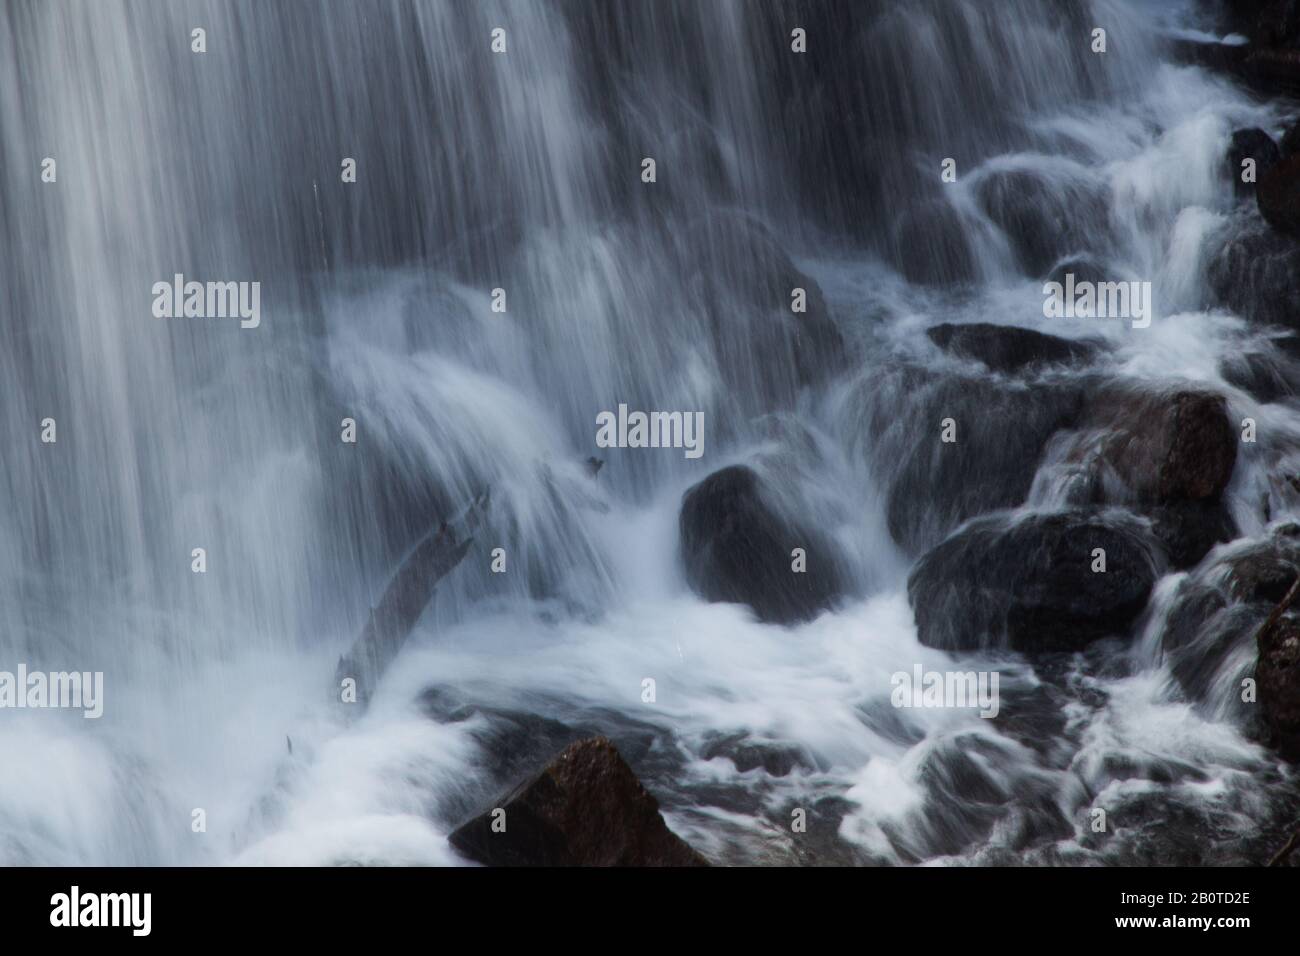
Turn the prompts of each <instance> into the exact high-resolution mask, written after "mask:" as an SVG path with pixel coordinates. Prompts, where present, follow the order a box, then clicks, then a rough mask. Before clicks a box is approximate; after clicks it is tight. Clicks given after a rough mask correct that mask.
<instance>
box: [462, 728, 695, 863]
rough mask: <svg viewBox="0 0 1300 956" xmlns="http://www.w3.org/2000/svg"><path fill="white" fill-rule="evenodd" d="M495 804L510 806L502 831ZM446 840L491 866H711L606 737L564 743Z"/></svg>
mask: <svg viewBox="0 0 1300 956" xmlns="http://www.w3.org/2000/svg"><path fill="white" fill-rule="evenodd" d="M497 809H500V810H504V811H505V813H504V823H505V828H504V830H502V831H501V832H495V831H494V830H493V823H494V820H499V819H501V815H500V814H495V815H494V812H493V811H494V810H497ZM498 829H499V827H498ZM449 840H450V842H451V845H452V846H453V847H455V848H456V849H457V850H458V851H460V852H461V853H463V854H464V855H465V856H467V857H469V858H470V859H472V860H475V861H476V862H479V863H483V864H486V865H488V866H707V865H708V861H706V860H705V859H704V858H703V857H702V856H700V855H699V854H698V853H696V852H695V851H694V850H693V849H691V847H690V846H689V845H688V844H687V843H686V842H685V841H684V840H682V839H681V838H680V837H678V836H677V835H676V834H674V833H673V832H672V831H671V830H669V829H668V826H667V824H665V823H664V820H663V817H662V816H661V815H660V813H659V803H658V801H656V800H655V798H654V797H653V796H651V795H650V794H649V793H648V792H647V791H646V789H645V788H644V787H643V786H642V785H641V783H640V781H639V780H637V778H636V775H635V774H634V773H633V772H632V770H631V768H630V767H628V765H627V764H626V763H625V762H624V760H623V758H622V757H620V756H619V753H618V751H617V750H616V749H615V747H614V745H613V744H612V743H610V742H609V741H608V740H607V739H605V738H603V737H594V738H591V739H589V740H583V741H579V742H577V743H575V744H572V745H570V746H569V747H567V748H565V750H564V751H563V752H562V753H560V755H559V756H557V757H556V758H555V759H554V760H553V761H551V763H550V764H549V765H547V767H546V768H545V769H544V770H542V771H541V773H539V774H538V775H537V776H535V777H532V778H531V779H529V780H526V781H525V782H524V783H522V784H520V785H519V786H518V787H516V788H515V789H514V790H513V791H511V792H510V793H508V794H506V795H505V796H503V797H502V798H501V799H500V800H499V801H497V803H496V806H495V807H492V808H488V809H487V810H485V811H484V812H483V813H482V814H480V815H479V816H476V817H474V818H473V819H471V820H469V821H468V822H467V823H465V824H463V825H462V826H460V827H459V828H457V829H456V830H455V832H453V833H452V834H451V836H450V837H449Z"/></svg>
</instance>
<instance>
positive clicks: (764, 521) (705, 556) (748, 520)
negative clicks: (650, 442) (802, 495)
mask: <svg viewBox="0 0 1300 956" xmlns="http://www.w3.org/2000/svg"><path fill="white" fill-rule="evenodd" d="M680 526H681V554H682V563H683V565H684V567H685V569H686V578H687V580H688V581H689V582H690V584H691V587H692V588H694V589H695V591H696V592H697V593H699V594H700V595H701V596H702V597H704V598H707V599H708V600H710V601H727V602H735V603H740V604H748V605H749V606H750V607H751V608H753V609H754V612H755V613H756V614H757V615H758V617H759V619H760V620H762V621H770V622H772V623H777V624H793V623H797V622H799V621H803V620H807V619H809V618H811V617H815V616H816V615H817V614H819V613H821V612H822V611H825V610H828V609H829V608H831V607H832V606H833V605H834V603H835V601H836V600H837V599H838V598H839V597H840V596H841V594H842V593H843V584H842V582H841V570H840V562H841V559H840V557H839V556H838V555H837V554H836V552H835V549H834V546H833V545H832V544H831V543H830V542H829V541H828V540H827V538H826V537H825V535H823V534H822V533H821V532H820V531H818V530H817V529H813V528H808V527H805V526H801V525H800V523H799V522H798V521H797V519H794V518H791V517H789V516H787V515H786V514H785V513H784V509H782V508H781V506H780V505H779V504H777V503H775V502H774V501H773V500H772V499H771V496H770V493H769V492H766V491H765V486H764V482H763V481H762V479H760V477H759V475H758V474H757V473H756V472H755V471H754V470H753V469H752V468H748V467H745V466H742V465H735V466H732V467H730V468H724V469H722V470H721V471H717V472H714V473H713V474H712V475H710V476H709V477H708V478H706V479H704V481H702V482H700V483H699V484H698V485H695V486H694V487H693V488H691V489H690V490H689V491H687V492H686V494H685V496H684V497H683V498H682V510H681V517H680ZM795 549H802V550H803V551H804V556H805V570H796V569H795V568H796V565H795V562H796V561H798V560H799V559H798V557H797V556H796V555H795V554H794V553H793V552H794V551H795Z"/></svg>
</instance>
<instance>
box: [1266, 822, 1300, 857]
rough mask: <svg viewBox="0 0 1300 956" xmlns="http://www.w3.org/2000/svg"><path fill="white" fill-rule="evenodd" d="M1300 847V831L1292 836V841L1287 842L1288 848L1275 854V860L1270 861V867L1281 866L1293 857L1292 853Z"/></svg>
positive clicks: (1283, 848)
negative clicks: (1288, 858)
mask: <svg viewBox="0 0 1300 956" xmlns="http://www.w3.org/2000/svg"><path fill="white" fill-rule="evenodd" d="M1297 846H1300V830H1297V831H1296V832H1295V833H1293V834H1291V839H1289V840H1287V841H1286V846H1284V847H1282V849H1280V850H1278V851H1277V852H1276V853H1274V854H1273V859H1271V860H1269V861H1268V865H1269V866H1281V865H1282V863H1283V861H1285V860H1286V858H1287V857H1289V856H1290V855H1291V852H1292V851H1293V850H1294V849H1295V848H1296V847H1297Z"/></svg>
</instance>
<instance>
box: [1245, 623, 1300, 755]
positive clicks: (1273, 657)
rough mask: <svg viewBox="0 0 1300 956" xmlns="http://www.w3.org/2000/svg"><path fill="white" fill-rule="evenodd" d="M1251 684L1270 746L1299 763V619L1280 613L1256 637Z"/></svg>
mask: <svg viewBox="0 0 1300 956" xmlns="http://www.w3.org/2000/svg"><path fill="white" fill-rule="evenodd" d="M1257 640H1258V647H1259V662H1258V663H1257V664H1256V665H1255V681H1256V685H1257V690H1258V692H1259V707H1260V711H1261V713H1262V716H1263V719H1264V725H1265V727H1266V728H1267V734H1268V738H1269V741H1270V743H1272V745H1273V746H1274V747H1276V748H1277V749H1278V751H1279V752H1280V753H1281V754H1282V755H1283V756H1284V757H1286V758H1287V759H1289V760H1295V761H1300V619H1297V618H1296V617H1295V616H1293V615H1292V614H1289V613H1288V614H1283V615H1282V616H1281V617H1279V618H1277V619H1276V620H1275V621H1274V622H1273V623H1272V624H1271V625H1267V624H1266V625H1265V626H1264V627H1263V628H1261V629H1260V632H1259V635H1258V639H1257Z"/></svg>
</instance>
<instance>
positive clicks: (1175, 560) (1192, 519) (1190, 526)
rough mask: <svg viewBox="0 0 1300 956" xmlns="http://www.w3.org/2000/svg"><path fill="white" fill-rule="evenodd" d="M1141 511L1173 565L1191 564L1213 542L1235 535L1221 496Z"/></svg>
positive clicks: (1207, 552)
mask: <svg viewBox="0 0 1300 956" xmlns="http://www.w3.org/2000/svg"><path fill="white" fill-rule="evenodd" d="M1144 511H1145V514H1146V515H1147V517H1149V518H1150V519H1151V531H1152V533H1153V534H1154V535H1155V536H1156V540H1157V541H1159V542H1160V546H1161V547H1162V548H1164V551H1165V555H1166V556H1167V557H1168V558H1169V563H1170V565H1171V566H1173V567H1174V568H1180V569H1181V568H1190V567H1194V566H1195V565H1196V564H1197V563H1198V562H1199V561H1200V560H1201V559H1202V558H1203V557H1205V556H1206V555H1207V554H1209V553H1210V550H1211V549H1212V548H1213V547H1214V546H1215V545H1216V544H1222V543H1223V542H1225V541H1231V540H1232V539H1233V538H1234V537H1236V535H1237V524H1236V522H1235V521H1233V520H1232V514H1231V513H1230V512H1229V511H1228V507H1227V505H1226V503H1225V502H1224V501H1223V499H1221V498H1213V499H1209V500H1204V501H1172V502H1169V503H1168V504H1163V505H1153V506H1151V507H1149V508H1146V509H1144Z"/></svg>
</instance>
